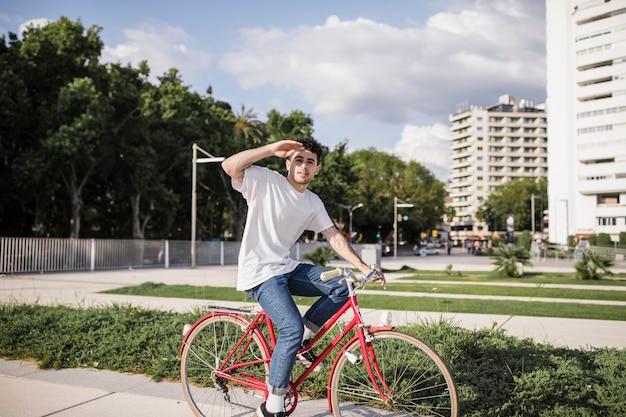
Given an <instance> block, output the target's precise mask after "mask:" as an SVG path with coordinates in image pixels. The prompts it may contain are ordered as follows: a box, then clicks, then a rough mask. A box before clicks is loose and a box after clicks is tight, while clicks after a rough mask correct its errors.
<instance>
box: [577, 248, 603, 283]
mask: <svg viewBox="0 0 626 417" xmlns="http://www.w3.org/2000/svg"><path fill="white" fill-rule="evenodd" d="M612 266H613V260H612V259H611V258H609V257H606V256H603V255H600V254H597V253H595V252H593V251H590V250H586V251H584V252H583V254H582V259H581V260H580V261H578V262H576V263H575V264H574V268H575V269H576V278H578V279H582V280H587V279H589V280H596V279H601V278H602V275H603V274H610V273H611V271H609V268H610V267H612Z"/></svg>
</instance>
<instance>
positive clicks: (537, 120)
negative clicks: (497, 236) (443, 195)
mask: <svg viewBox="0 0 626 417" xmlns="http://www.w3.org/2000/svg"><path fill="white" fill-rule="evenodd" d="M450 123H451V128H450V130H451V139H452V144H451V151H452V165H451V171H452V174H451V176H450V183H449V184H448V191H449V200H448V202H447V203H446V205H447V206H451V207H454V210H455V212H456V216H455V217H454V218H453V219H452V222H450V235H451V237H452V239H459V240H464V239H466V238H475V237H478V238H487V237H488V236H489V235H490V233H491V232H492V231H494V229H495V230H497V231H504V230H506V224H505V221H506V219H502V222H501V224H495V225H494V224H491V225H489V224H486V223H484V222H482V221H479V220H478V219H476V212H477V211H478V210H479V208H480V207H481V206H482V205H483V203H484V201H485V200H486V199H487V196H488V195H489V194H490V193H491V192H492V191H494V190H495V189H496V187H498V186H499V185H502V184H504V183H505V182H507V181H510V180H513V179H515V178H521V177H545V176H546V175H547V172H548V154H547V152H548V139H547V119H546V112H545V106H544V105H543V104H541V105H537V106H536V105H535V104H534V102H533V100H529V99H522V100H520V101H519V102H516V99H515V97H513V96H511V95H503V96H501V97H500V98H499V100H498V103H497V104H495V105H492V106H490V107H485V108H483V107H477V106H472V107H470V108H468V109H464V108H462V107H461V108H459V109H457V113H456V114H453V115H451V116H450Z"/></svg>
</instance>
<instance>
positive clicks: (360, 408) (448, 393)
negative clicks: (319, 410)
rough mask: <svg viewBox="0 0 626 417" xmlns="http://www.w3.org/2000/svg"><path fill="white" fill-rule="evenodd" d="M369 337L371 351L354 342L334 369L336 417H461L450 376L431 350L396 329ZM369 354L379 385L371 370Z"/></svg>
mask: <svg viewBox="0 0 626 417" xmlns="http://www.w3.org/2000/svg"><path fill="white" fill-rule="evenodd" d="M371 336H372V339H371V340H370V341H368V342H367V343H366V350H367V352H362V349H361V344H360V342H359V340H358V339H357V340H354V341H353V342H352V343H351V344H350V346H348V347H347V349H346V350H345V351H344V352H343V353H342V355H341V357H340V358H338V360H337V363H336V366H335V368H334V369H333V370H332V376H331V383H330V387H329V393H330V398H331V405H332V408H333V414H334V415H335V416H336V417H339V416H341V417H346V416H372V417H373V416H440V417H443V416H445V417H458V416H459V404H458V396H457V391H456V385H455V383H454V380H453V378H452V375H451V374H450V371H449V370H448V367H447V366H446V365H445V363H444V362H443V360H442V359H441V357H439V355H438V354H437V353H435V351H433V349H432V348H431V347H430V346H428V345H427V344H426V343H424V342H423V341H421V340H420V339H418V338H416V337H414V336H411V335H409V334H406V333H402V332H398V331H395V330H380V331H374V332H372V333H371ZM368 356H369V357H370V363H371V370H372V372H373V375H374V379H375V381H376V386H374V384H373V383H372V379H371V378H370V373H369V372H368V366H367V357H368ZM377 387H378V389H377ZM379 390H380V391H381V392H382V393H383V395H385V397H386V398H384V397H383V396H382V395H381V394H380V393H379Z"/></svg>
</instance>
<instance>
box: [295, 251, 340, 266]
mask: <svg viewBox="0 0 626 417" xmlns="http://www.w3.org/2000/svg"><path fill="white" fill-rule="evenodd" d="M333 256H335V251H334V250H333V249H332V248H330V247H328V246H318V247H316V248H315V249H314V250H313V251H311V252H307V253H305V254H303V255H302V258H303V259H306V260H307V261H311V262H312V263H313V264H314V265H320V266H326V264H327V263H328V260H329V259H330V258H331V257H333Z"/></svg>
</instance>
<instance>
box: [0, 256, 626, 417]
mask: <svg viewBox="0 0 626 417" xmlns="http://www.w3.org/2000/svg"><path fill="white" fill-rule="evenodd" d="M448 264H452V265H453V269H454V270H455V271H462V270H465V271H468V270H491V269H493V266H492V265H491V264H490V260H489V259H488V258H485V257H475V256H466V255H464V254H453V255H452V256H447V255H438V256H432V257H430V256H429V257H399V258H398V259H393V258H383V259H382V266H383V267H384V268H385V269H387V270H399V269H400V268H401V267H402V266H410V267H413V268H416V269H428V270H443V269H445V267H446V265H448ZM337 266H342V264H341V263H337ZM534 269H535V270H542V271H548V272H550V271H551V272H561V271H563V272H569V271H573V264H572V262H571V261H558V262H557V261H547V262H542V263H538V264H537V265H536V266H535V268H534ZM236 270H237V268H236V266H234V265H233V266H210V267H199V268H196V269H167V270H166V269H142V270H124V271H103V272H78V273H59V274H31V275H18V276H3V277H0V303H7V302H12V301H13V302H29V303H39V304H67V305H74V306H83V307H84V306H101V305H108V304H111V303H130V304H133V305H140V306H143V307H146V308H152V309H163V310H172V311H190V310H192V309H193V308H194V307H196V306H201V305H203V304H204V302H199V301H197V300H188V299H163V298H151V297H132V296H120V295H117V296H113V295H106V294H98V293H97V292H99V291H102V290H107V289H113V288H119V287H122V286H130V285H138V284H141V283H143V282H147V281H152V282H163V283H167V284H190V285H212V286H234V285H235V281H236ZM615 272H617V271H615ZM387 275H388V280H390V281H391V280H393V279H396V278H399V277H400V276H402V274H400V273H393V274H392V273H390V274H387ZM616 290H620V289H619V288H617V289H616ZM207 298H209V297H208V296H207ZM242 299H243V298H242ZM216 303H218V304H220V305H247V306H256V304H255V303H252V302H242V303H225V302H221V301H220V302H216ZM555 308H558V305H556V304H555ZM363 314H364V316H365V319H366V321H367V322H370V323H377V322H378V316H379V314H380V311H374V310H369V309H363ZM392 314H393V322H394V324H404V323H407V322H417V321H420V320H431V321H432V320H439V318H441V317H444V318H448V319H450V320H452V321H454V322H455V323H457V324H459V325H461V326H463V327H466V328H469V329H475V328H482V327H496V328H503V329H506V331H507V333H508V334H511V335H513V336H517V337H521V338H532V339H534V340H537V341H539V342H546V343H550V344H553V345H557V346H565V347H569V348H580V347H591V346H594V347H605V346H608V347H616V348H625V347H626V308H625V317H624V320H625V321H603V320H578V319H559V318H545V317H520V316H503V315H476V314H453V313H428V312H398V311H394V312H392ZM297 414H298V413H297ZM192 415H193V413H192V412H191V410H190V409H189V407H188V405H187V403H186V401H185V399H184V396H183V393H182V387H181V385H180V383H170V382H159V383H155V382H154V381H152V380H151V379H149V378H148V377H145V376H143V375H134V374H124V373H118V372H111V371H102V370H93V369H64V370H59V371H55V370H40V369H38V368H37V367H36V365H34V364H32V363H28V362H23V361H5V360H0V417H35V416H38V417H41V416H59V417H74V416H76V417H78V416H81V417H82V416H90V417H99V416H115V417H124V416H129V417H130V416H133V417H143V416H146V417H147V416H151V417H159V416H164V417H165V416H192ZM300 415H304V414H300Z"/></svg>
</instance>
